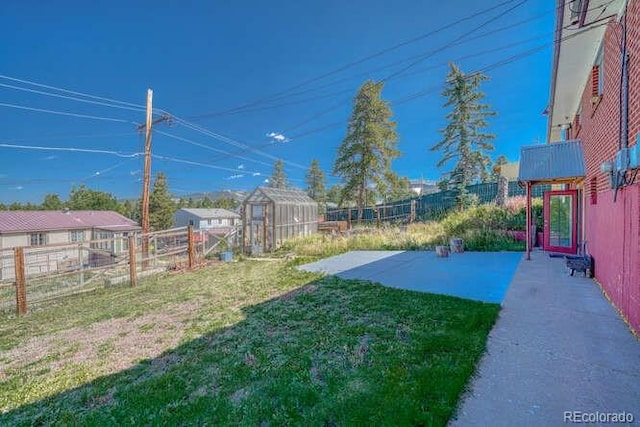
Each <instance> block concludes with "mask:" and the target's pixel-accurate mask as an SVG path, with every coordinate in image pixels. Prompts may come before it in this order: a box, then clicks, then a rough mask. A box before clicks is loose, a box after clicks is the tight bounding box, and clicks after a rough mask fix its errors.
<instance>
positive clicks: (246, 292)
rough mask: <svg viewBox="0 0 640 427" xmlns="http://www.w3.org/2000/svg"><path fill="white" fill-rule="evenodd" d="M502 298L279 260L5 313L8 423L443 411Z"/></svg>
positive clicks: (424, 420) (1, 373)
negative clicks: (62, 354)
mask: <svg viewBox="0 0 640 427" xmlns="http://www.w3.org/2000/svg"><path fill="white" fill-rule="evenodd" d="M498 311H499V306H498V305H495V304H485V303H480V302H474V301H468V300H462V299H458V298H453V297H446V296H437V295H430V294H421V293H415V292H411V291H404V290H398V289H391V288H384V287H382V286H378V285H372V284H370V283H367V282H361V281H346V280H341V279H337V278H334V277H326V278H320V277H319V276H317V275H313V274H309V273H304V272H300V271H297V270H296V269H294V268H292V267H291V266H290V265H288V264H287V263H285V262H281V261H276V262H248V261H245V262H240V263H230V264H225V265H223V266H220V267H216V268H206V269H202V270H199V271H195V272H189V273H181V274H179V275H178V274H176V275H168V276H164V277H161V278H158V279H152V280H149V281H146V282H144V283H143V284H142V285H141V286H139V287H136V288H114V289H109V290H108V291H97V292H95V293H93V294H91V295H81V296H74V297H70V298H67V299H65V300H64V301H62V302H60V303H57V304H56V305H54V306H52V307H49V308H48V309H47V310H38V311H34V312H32V313H31V314H29V315H28V316H26V317H24V318H21V319H5V320H2V321H0V328H1V330H2V334H1V335H0V337H1V338H0V360H1V361H2V365H0V367H2V369H1V370H0V413H2V415H0V424H2V425H33V424H44V425H47V424H60V425H67V424H71V425H122V424H126V425H131V424H144V425H155V424H167V425H209V424H216V425H220V424H222V425H238V424H241V425H290V424H297V425H301V424H303V425H371V424H373V425H377V424H381V425H446V423H447V421H448V420H449V418H450V417H451V416H452V414H453V412H454V411H455V407H456V405H457V402H458V399H459V397H460V394H461V392H462V390H463V388H464V386H465V384H466V382H467V381H468V379H469V377H470V375H471V374H472V373H473V371H474V367H475V365H476V363H477V361H478V359H479V357H480V356H481V355H482V353H483V351H484V348H485V342H486V338H487V334H488V332H489V330H490V329H491V327H492V325H493V323H494V321H495V319H496V316H497V313H498ZM61 339H68V340H70V341H72V342H71V343H70V344H69V346H70V347H73V348H74V349H75V350H76V351H75V352H74V353H73V354H72V355H71V356H70V357H69V358H66V359H64V360H50V361H49V360H47V359H46V357H47V355H48V351H49V349H55V343H57V342H60V340H61ZM76 341H77V343H79V344H78V345H79V346H80V347H79V348H77V349H76V347H75V345H76ZM35 343H37V346H36V344H35ZM30 346H33V347H30ZM37 348H40V350H39V353H36V354H34V351H32V350H36V349H37ZM127 349H129V350H128V352H127ZM149 349H151V350H149ZM34 357H35V359H36V360H37V361H38V363H35V364H30V363H32V362H33V360H32V359H34ZM54 359H55V358H54Z"/></svg>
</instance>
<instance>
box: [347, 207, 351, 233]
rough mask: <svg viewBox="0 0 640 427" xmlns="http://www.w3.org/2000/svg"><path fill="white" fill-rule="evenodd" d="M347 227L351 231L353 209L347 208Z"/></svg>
mask: <svg viewBox="0 0 640 427" xmlns="http://www.w3.org/2000/svg"><path fill="white" fill-rule="evenodd" d="M347 227H348V228H349V230H351V208H347Z"/></svg>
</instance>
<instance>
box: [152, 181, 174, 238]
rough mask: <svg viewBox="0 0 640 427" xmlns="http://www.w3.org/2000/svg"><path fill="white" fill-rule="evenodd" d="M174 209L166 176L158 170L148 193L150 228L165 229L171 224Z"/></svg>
mask: <svg viewBox="0 0 640 427" xmlns="http://www.w3.org/2000/svg"><path fill="white" fill-rule="evenodd" d="M175 210H176V206H175V203H173V200H172V199H171V194H170V193H169V185H168V184H167V177H166V175H165V174H164V173H162V172H158V174H157V175H156V179H155V181H154V182H153V188H152V189H151V194H149V224H150V225H151V229H152V230H166V229H168V228H171V227H172V226H173V214H174V212H175Z"/></svg>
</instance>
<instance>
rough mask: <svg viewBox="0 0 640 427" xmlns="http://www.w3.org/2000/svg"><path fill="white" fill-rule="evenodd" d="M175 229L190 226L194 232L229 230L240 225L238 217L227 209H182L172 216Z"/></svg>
mask: <svg viewBox="0 0 640 427" xmlns="http://www.w3.org/2000/svg"><path fill="white" fill-rule="evenodd" d="M173 223H174V225H175V226H176V227H186V226H188V225H192V226H193V228H194V229H196V230H212V229H214V230H212V231H215V229H218V228H220V229H222V228H225V229H229V228H232V227H234V226H236V225H239V224H240V215H239V214H237V213H235V212H232V211H230V210H227V209H220V208H213V209H205V208H182V209H178V211H177V212H176V213H175V214H174V215H173Z"/></svg>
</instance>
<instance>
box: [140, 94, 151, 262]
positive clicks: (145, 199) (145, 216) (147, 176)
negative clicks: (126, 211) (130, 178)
mask: <svg viewBox="0 0 640 427" xmlns="http://www.w3.org/2000/svg"><path fill="white" fill-rule="evenodd" d="M152 126H153V91H152V90H151V89H147V121H146V124H145V128H146V129H145V130H146V135H145V138H144V174H143V178H142V232H143V233H145V234H146V233H148V232H149V231H150V225H149V183H150V181H151V128H152ZM143 252H146V251H144V248H143Z"/></svg>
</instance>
